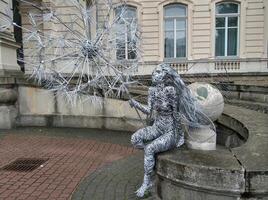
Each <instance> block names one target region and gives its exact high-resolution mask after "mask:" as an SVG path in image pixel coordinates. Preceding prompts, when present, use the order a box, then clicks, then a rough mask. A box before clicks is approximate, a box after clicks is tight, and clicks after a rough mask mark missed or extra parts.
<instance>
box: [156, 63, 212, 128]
mask: <svg viewBox="0 0 268 200" xmlns="http://www.w3.org/2000/svg"><path fill="white" fill-rule="evenodd" d="M158 67H161V69H162V70H163V71H164V72H165V77H164V83H165V85H167V86H173V87H174V88H175V91H176V94H177V114H178V116H179V118H180V121H181V122H182V123H185V124H186V125H187V126H188V127H189V128H202V127H210V128H212V129H213V130H214V131H215V125H214V123H213V122H212V121H211V120H210V119H209V117H208V116H207V115H206V114H205V113H204V112H203V111H202V109H201V107H200V106H199V105H198V102H197V99H196V98H195V97H194V96H193V94H192V92H191V91H190V89H189V88H188V87H187V86H186V84H185V83H184V81H183V80H182V79H181V77H180V75H179V74H178V73H177V71H176V70H175V69H174V68H172V67H170V65H168V64H166V63H161V64H159V65H158Z"/></svg>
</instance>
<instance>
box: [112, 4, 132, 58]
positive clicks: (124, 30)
mask: <svg viewBox="0 0 268 200" xmlns="http://www.w3.org/2000/svg"><path fill="white" fill-rule="evenodd" d="M115 14H116V16H118V15H119V14H122V15H123V17H122V20H119V21H118V25H119V26H118V30H117V37H116V38H117V39H116V59H118V60H123V59H136V57H137V56H136V45H137V44H136V41H135V40H133V37H132V34H135V33H133V29H134V30H135V28H133V27H136V26H137V9H136V8H135V7H133V6H119V7H117V8H116V10H115Z"/></svg>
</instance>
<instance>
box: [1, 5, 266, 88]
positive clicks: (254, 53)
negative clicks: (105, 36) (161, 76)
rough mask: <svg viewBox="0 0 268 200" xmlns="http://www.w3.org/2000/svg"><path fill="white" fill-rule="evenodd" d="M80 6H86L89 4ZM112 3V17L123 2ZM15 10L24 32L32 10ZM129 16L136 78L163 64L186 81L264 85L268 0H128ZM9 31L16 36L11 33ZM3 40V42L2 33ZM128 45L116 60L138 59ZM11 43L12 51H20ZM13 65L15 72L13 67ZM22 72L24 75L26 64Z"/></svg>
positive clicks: (99, 9) (66, 10) (27, 47)
mask: <svg viewBox="0 0 268 200" xmlns="http://www.w3.org/2000/svg"><path fill="white" fill-rule="evenodd" d="M104 1H105V0H101V1H96V9H95V11H94V12H92V14H93V15H95V16H96V17H95V18H96V20H97V22H96V25H93V26H92V27H91V30H90V31H91V34H93V35H94V34H96V32H97V30H98V27H100V26H102V25H103V23H102V22H103V17H104V16H105V14H106V12H107V7H106V6H105V4H104ZM4 2H5V3H4ZM38 2H43V3H46V4H47V5H49V6H51V7H53V10H55V11H57V12H61V13H63V14H67V15H71V14H75V12H76V11H74V9H72V7H71V6H70V5H68V4H67V3H66V6H63V7H62V6H57V1H49V0H46V1H35V3H38ZM80 2H81V3H82V4H83V5H84V6H88V5H90V4H91V3H92V2H91V1H84V0H80ZM114 3H115V9H114V12H115V13H116V10H117V7H118V8H119V7H120V5H121V4H120V3H119V2H116V1H114ZM2 4H5V5H1V9H2V8H4V7H5V6H7V5H9V7H12V1H11V0H9V1H8V0H5V1H2ZM13 4H14V2H13ZM13 6H14V5H13ZM19 8H20V9H19V13H20V14H21V22H22V26H24V27H26V28H27V27H29V26H30V24H29V19H28V18H27V17H26V14H27V12H28V11H29V9H31V8H30V6H29V5H25V4H21V5H19ZM127 12H128V15H129V16H130V20H131V19H132V20H133V18H135V20H136V23H137V24H138V25H139V27H140V31H141V38H142V42H141V44H139V48H140V49H141V50H142V60H139V62H141V65H140V67H139V70H138V72H137V74H138V75H149V74H151V72H152V70H153V68H154V67H155V66H156V65H157V64H159V63H161V62H166V63H169V64H171V66H173V67H174V68H175V69H177V70H178V72H179V73H180V74H185V75H186V77H201V78H202V79H205V78H207V77H211V76H213V77H215V78H216V79H217V77H218V79H217V80H218V81H221V80H220V79H222V80H223V81H226V80H227V78H226V77H228V81H231V82H234V83H243V84H244V83H246V84H247V83H248V84H258V85H268V80H267V74H268V64H267V63H268V59H267V57H268V1H266V0H236V1H232V0H230V1H226V0H224V1H223V0H202V1H201V0H164V1H163V0H157V1H150V0H135V1H134V0H128V1H127ZM2 14H3V11H2ZM79 23H80V22H79V20H78V22H77V23H76V26H75V28H76V29H77V31H79V29H81V26H79ZM43 30H44V31H51V32H55V34H56V33H58V34H62V32H60V30H59V28H58V27H57V25H55V24H45V23H44V27H43ZM8 31H9V33H8V34H9V35H10V36H11V38H12V37H13V38H14V35H12V34H13V30H8ZM8 31H7V32H8ZM23 34H24V35H25V34H26V32H25V31H24V32H23ZM1 38H4V36H3V34H1ZM13 40H14V39H13ZM23 42H24V41H22V43H23ZM128 42H129V41H128V38H127V37H126V39H123V40H122V41H119V43H120V44H119V46H120V47H121V50H120V49H119V50H118V49H117V52H116V59H125V60H135V59H136V58H135V57H133V55H131V49H130V48H129V47H128ZM14 45H15V44H14ZM14 45H13V48H14V47H16V48H17V47H18V46H16V45H15V46H14ZM23 47H24V58H26V59H27V56H28V54H29V52H30V51H32V49H33V45H32V44H31V43H29V42H27V43H25V44H23ZM3 48H5V47H2V49H3ZM4 52H7V51H6V50H5V51H4ZM13 53H14V51H13ZM48 54H49V52H48ZM13 57H14V55H13ZM4 58H5V56H3V59H4ZM3 59H2V60H3ZM13 61H14V60H13ZM1 62H2V63H3V62H5V61H4V60H3V61H1ZM12 65H13V68H14V65H16V64H14V63H13V64H12ZM10 67H11V66H10ZM16 67H18V66H16ZM2 68H3V66H2ZM5 68H6V67H5ZM25 68H26V71H27V66H25ZM219 77H220V78H219ZM222 77H224V78H222ZM213 80H214V79H213ZM248 80H250V81H249V82H248Z"/></svg>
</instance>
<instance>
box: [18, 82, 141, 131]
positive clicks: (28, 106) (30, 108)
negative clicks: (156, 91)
mask: <svg viewBox="0 0 268 200" xmlns="http://www.w3.org/2000/svg"><path fill="white" fill-rule="evenodd" d="M18 92H19V97H18V108H19V109H18V111H19V116H18V118H17V125H18V126H51V127H80V128H99V129H110V130H123V131H134V130H137V129H138V128H140V127H141V126H142V123H141V121H140V120H139V118H138V115H137V113H136V112H135V110H134V109H132V108H130V106H129V104H128V102H127V101H122V100H117V99H103V98H98V99H97V101H96V102H91V98H92V97H90V96H81V98H80V99H79V100H77V102H76V103H75V104H71V103H70V102H68V101H67V99H66V98H65V96H64V95H62V94H58V93H53V92H51V91H48V90H45V89H40V88H36V87H30V86H19V87H18ZM143 117H144V116H143Z"/></svg>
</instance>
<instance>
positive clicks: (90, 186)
mask: <svg viewBox="0 0 268 200" xmlns="http://www.w3.org/2000/svg"><path fill="white" fill-rule="evenodd" d="M142 178H143V154H142V153H141V152H139V153H135V154H134V155H131V156H128V157H127V158H124V159H121V160H119V161H116V162H113V163H112V164H111V165H108V166H104V167H102V168H100V169H97V170H96V171H94V172H93V173H91V174H90V175H89V176H88V177H86V178H85V179H84V180H83V181H82V182H81V183H80V184H79V186H78V187H77V188H76V191H75V192H74V193H73V196H72V200H138V199H139V198H137V197H136V195H135V193H134V192H135V191H136V190H137V189H138V188H139V186H140V185H141V183H142ZM152 193H153V194H154V193H155V191H152ZM153 194H147V195H146V196H145V197H144V198H143V199H144V200H154V199H155V198H154V195H153Z"/></svg>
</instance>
